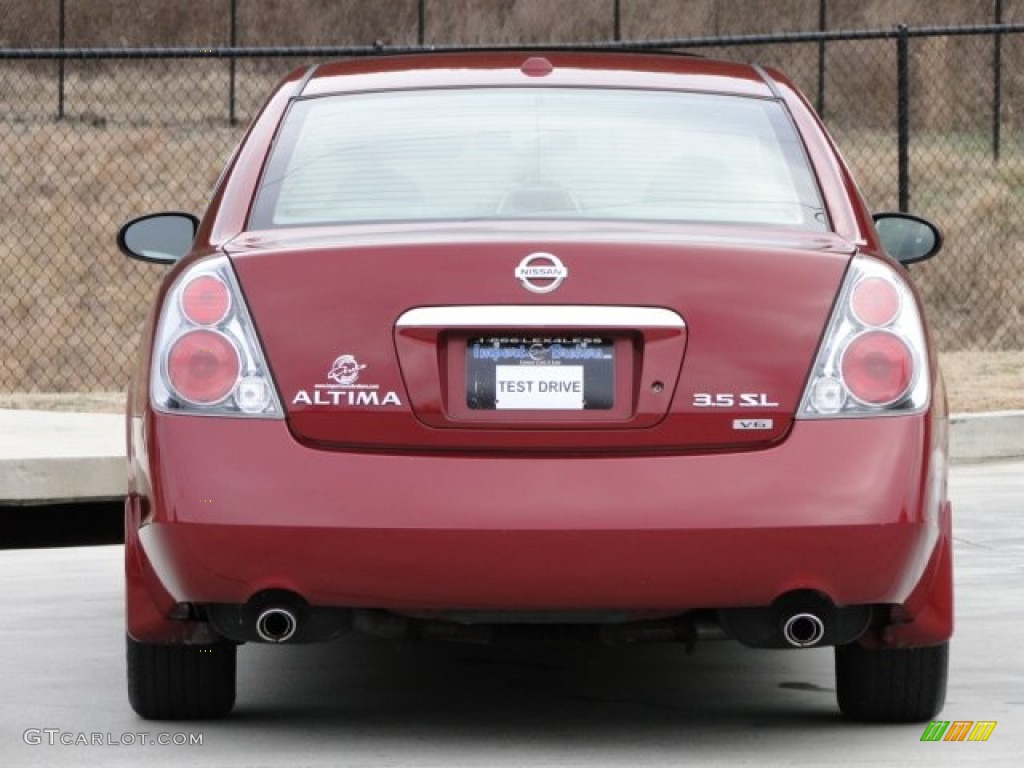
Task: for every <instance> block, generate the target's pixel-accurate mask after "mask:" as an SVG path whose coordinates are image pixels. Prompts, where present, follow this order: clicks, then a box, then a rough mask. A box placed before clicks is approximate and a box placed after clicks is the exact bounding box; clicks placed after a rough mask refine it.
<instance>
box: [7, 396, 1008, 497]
mask: <svg viewBox="0 0 1024 768" xmlns="http://www.w3.org/2000/svg"><path fill="white" fill-rule="evenodd" d="M950 425H951V426H950V450H951V453H952V455H953V460H954V461H956V462H971V461H982V460H987V459H1008V458H1015V457H1024V411H1000V412H995V413H983V414H954V415H953V417H952V418H951V419H950ZM124 429H125V428H124V417H123V416H121V415H119V414H106V413H66V412H60V411H28V410H4V409H0V505H5V504H6V505H12V504H15V505H16V504H41V503H51V502H64V501H84V500H98V499H113V498H117V497H119V496H123V495H124V493H125V483H126V479H125V466H124V453H125V438H124Z"/></svg>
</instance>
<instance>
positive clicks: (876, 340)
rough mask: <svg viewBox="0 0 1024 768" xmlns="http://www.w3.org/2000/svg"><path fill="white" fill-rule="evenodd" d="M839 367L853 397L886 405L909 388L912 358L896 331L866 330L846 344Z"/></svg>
mask: <svg viewBox="0 0 1024 768" xmlns="http://www.w3.org/2000/svg"><path fill="white" fill-rule="evenodd" d="M840 369H841V371H842V375H843V381H844V382H845V383H846V387H847V389H848V390H849V392H850V394H851V395H852V396H853V397H854V398H856V399H857V400H859V401H860V402H862V403H866V404H868V405H876V406H878V405H888V404H889V403H894V402H896V401H897V400H899V399H900V398H901V397H903V396H904V395H905V394H906V393H907V390H908V389H910V384H911V381H912V380H913V377H914V357H913V354H912V353H911V351H910V348H909V347H908V346H907V344H906V342H904V341H903V339H901V338H900V337H899V336H897V335H896V334H894V333H889V332H887V331H868V332H867V333H862V334H861V335H860V336H857V337H856V338H855V339H853V340H852V341H851V342H850V343H849V345H848V346H847V347H846V349H845V351H844V352H843V358H842V362H841V363H840Z"/></svg>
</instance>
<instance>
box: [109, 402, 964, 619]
mask: <svg viewBox="0 0 1024 768" xmlns="http://www.w3.org/2000/svg"><path fill="white" fill-rule="evenodd" d="M941 423H944V422H941ZM147 427H148V428H147V430H146V432H147V433H148V434H147V436H146V437H145V438H144V439H145V442H146V448H147V450H146V451H140V450H138V446H134V447H133V449H132V450H131V452H130V455H131V456H132V457H133V459H132V461H133V472H132V477H133V481H132V482H133V485H134V486H135V487H134V493H135V495H133V497H132V498H131V499H130V503H129V507H128V521H127V524H128V528H129V531H128V537H127V541H128V543H129V548H137V549H136V551H137V554H138V555H140V560H141V561H142V562H143V563H144V565H145V567H144V568H141V569H137V570H136V571H135V572H136V573H137V574H138V576H139V578H141V579H142V580H144V581H146V582H147V585H146V586H147V589H148V590H149V592H150V593H151V594H153V595H157V594H160V595H161V596H162V597H163V600H162V601H161V600H160V599H156V598H154V602H155V603H156V604H161V603H162V604H167V602H168V599H169V600H171V601H174V602H190V603H199V604H203V603H244V602H246V601H247V600H248V599H249V598H250V597H251V596H252V595H253V594H255V593H257V592H260V591H261V590H266V589H286V590H291V591H293V592H296V593H298V594H299V595H301V596H303V597H304V598H305V599H306V600H307V601H308V602H309V603H310V604H312V605H322V606H349V607H371V608H384V609H390V610H398V611H402V610H407V611H444V610H475V609H485V610H505V611H507V610H515V611H545V610H551V611H593V610H616V611H628V612H634V613H638V614H642V613H651V612H657V613H673V612H684V611H687V610H691V609H698V608H724V607H733V606H762V605H768V604H770V603H771V602H772V601H773V600H774V599H776V598H777V597H778V596H780V595H782V594H784V593H786V592H790V591H793V590H816V591H819V592H821V593H824V594H825V595H827V596H828V597H829V598H831V600H833V601H834V602H835V603H836V604H838V605H859V604H879V603H889V604H902V603H904V602H905V601H906V600H907V599H908V597H910V596H911V595H912V593H915V589H916V590H917V593H920V592H921V591H922V587H921V584H922V582H923V581H924V577H926V576H927V571H928V570H929V562H930V561H933V562H934V561H935V559H936V558H935V553H936V552H937V551H938V550H939V548H940V546H945V545H946V544H947V543H948V537H949V531H948V515H946V514H943V512H944V505H945V435H944V431H942V430H940V433H941V434H940V436H939V437H936V436H935V435H934V434H933V430H932V429H931V428H930V421H929V419H928V417H927V415H922V416H909V417H896V418H881V419H865V420H839V421H832V422H797V423H796V425H795V426H794V428H793V431H792V433H791V435H790V436H789V437H788V438H787V439H786V440H785V441H784V442H783V443H782V444H780V445H778V446H776V447H774V448H771V449H768V450H762V451H754V452H749V453H736V454H712V455H699V456H644V457H622V458H555V457H533V458H512V457H503V456H490V457H469V456H452V455H446V456H401V455H380V454H354V453H337V452H330V451H319V450H314V449H311V448H309V447H306V446H303V445H301V444H299V443H298V442H296V441H295V440H294V439H293V438H292V437H291V435H290V433H289V432H288V429H287V427H286V425H285V424H284V423H282V422H265V421H248V420H231V419H216V418H200V417H182V416H165V415H159V414H150V416H149V421H148V422H147ZM136 434H137V435H139V433H138V432H136ZM139 437H141V435H139ZM146 456H148V457H149V458H148V459H140V458H139V457H146ZM143 489H145V491H144V490H143ZM149 489H152V490H149ZM143 493H145V495H142V494H143ZM136 529H137V536H136V533H135V531H136ZM130 557H131V555H130ZM132 572H133V571H132V567H131V566H130V568H129V575H130V577H131V573H132ZM129 613H131V608H130V609H129ZM131 622H132V617H131V615H129V625H130V626H131Z"/></svg>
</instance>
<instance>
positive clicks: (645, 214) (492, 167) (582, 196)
mask: <svg viewBox="0 0 1024 768" xmlns="http://www.w3.org/2000/svg"><path fill="white" fill-rule="evenodd" d="M516 218H518V219H522V218H557V219H604V220H608V219H611V220H629V219H651V220H661V221H680V222H726V223H738V224H768V225H778V226H787V227H797V228H803V229H815V230H823V229H826V228H827V222H826V217H825V215H824V212H823V208H822V203H821V199H820V196H819V194H818V190H817V187H816V185H815V183H814V177H813V175H812V173H811V170H810V168H809V167H808V164H807V159H806V156H805V154H804V152H803V148H802V145H801V144H800V141H799V138H798V136H797V135H796V131H795V129H794V128H793V125H792V123H791V122H790V121H789V119H788V117H787V114H786V112H785V110H784V109H783V107H782V105H781V104H780V103H778V102H775V101H771V100H767V99H757V98H749V97H739V96H725V95H711V94H702V93H682V92H669V91H638V90H610V89H582V88H474V89H449V90H418V91H392V92H386V93H365V94H354V95H337V96H328V97H320V98H314V99H306V100H301V101H298V102H296V103H295V104H294V105H293V106H292V108H291V110H290V111H289V113H288V116H287V118H286V121H285V124H284V126H283V127H282V130H281V134H280V136H279V139H278V141H277V142H276V144H275V147H274V150H273V154H272V156H271V158H270V162H269V163H268V165H267V168H266V171H265V173H264V177H263V180H262V183H261V186H260V189H259V191H258V196H257V199H256V204H255V207H254V209H253V214H252V221H251V222H250V225H251V227H252V228H253V229H268V228H276V227H296V226H306V225H321V224H349V223H363V222H390V221H395V222H397V221H445V220H480V219H516Z"/></svg>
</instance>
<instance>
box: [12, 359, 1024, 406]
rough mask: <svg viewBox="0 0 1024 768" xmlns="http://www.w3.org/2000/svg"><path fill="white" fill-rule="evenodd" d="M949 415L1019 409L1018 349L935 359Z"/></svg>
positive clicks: (62, 401) (102, 399)
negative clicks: (950, 412)
mask: <svg viewBox="0 0 1024 768" xmlns="http://www.w3.org/2000/svg"><path fill="white" fill-rule="evenodd" d="M939 364H940V366H941V367H942V373H943V376H944V378H945V381H946V390H947V395H948V397H949V407H950V410H951V411H952V412H953V413H980V412H984V411H1009V410H1024V350H1021V351H1008V352H973V351H967V352H946V353H941V354H940V356H939ZM0 408H17V409H32V410H45V411H81V412H95V413H120V412H122V411H124V394H123V393H121V392H88V393H26V392H15V393H8V394H3V393H0Z"/></svg>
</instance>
